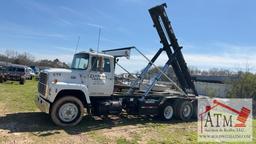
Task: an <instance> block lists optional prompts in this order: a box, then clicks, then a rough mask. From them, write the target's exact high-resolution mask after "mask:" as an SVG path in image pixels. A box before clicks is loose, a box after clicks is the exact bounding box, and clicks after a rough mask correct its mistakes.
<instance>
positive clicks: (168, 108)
mask: <svg viewBox="0 0 256 144" xmlns="http://www.w3.org/2000/svg"><path fill="white" fill-rule="evenodd" d="M159 116H160V118H161V119H162V120H164V121H170V120H172V118H173V116H174V107H173V105H172V104H171V103H170V102H166V103H165V104H163V106H162V107H161V109H160V113H159Z"/></svg>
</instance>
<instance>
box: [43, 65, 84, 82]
mask: <svg viewBox="0 0 256 144" xmlns="http://www.w3.org/2000/svg"><path fill="white" fill-rule="evenodd" d="M43 72H44V73H47V75H48V80H49V82H51V81H52V82H53V81H54V80H57V81H58V82H65V83H78V84H83V83H85V80H86V71H85V70H74V69H63V68H50V69H46V70H44V71H43Z"/></svg>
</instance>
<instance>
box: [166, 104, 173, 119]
mask: <svg viewBox="0 0 256 144" xmlns="http://www.w3.org/2000/svg"><path fill="white" fill-rule="evenodd" d="M172 115H173V108H172V106H167V107H165V109H164V117H165V118H166V119H171V118H172Z"/></svg>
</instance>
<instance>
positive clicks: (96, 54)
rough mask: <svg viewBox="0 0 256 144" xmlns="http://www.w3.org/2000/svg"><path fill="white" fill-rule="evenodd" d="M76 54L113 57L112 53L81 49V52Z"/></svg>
mask: <svg viewBox="0 0 256 144" xmlns="http://www.w3.org/2000/svg"><path fill="white" fill-rule="evenodd" d="M76 54H89V55H93V56H103V57H109V58H114V57H113V56H112V55H108V54H103V53H97V52H87V51H81V52H79V53H76Z"/></svg>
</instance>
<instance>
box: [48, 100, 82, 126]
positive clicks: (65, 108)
mask: <svg viewBox="0 0 256 144" xmlns="http://www.w3.org/2000/svg"><path fill="white" fill-rule="evenodd" d="M70 109H71V110H70ZM72 112H73V113H72ZM67 113H69V114H67ZM83 115H84V106H83V104H82V102H81V101H80V100H79V99H78V98H76V97H74V96H64V97H63V98H60V99H58V100H57V101H56V102H54V103H53V105H52V107H51V111H50V116H51V119H52V121H53V122H54V123H55V124H56V125H58V126H61V127H70V126H75V125H77V124H78V123H79V122H80V121H81V120H82V118H83Z"/></svg>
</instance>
